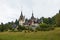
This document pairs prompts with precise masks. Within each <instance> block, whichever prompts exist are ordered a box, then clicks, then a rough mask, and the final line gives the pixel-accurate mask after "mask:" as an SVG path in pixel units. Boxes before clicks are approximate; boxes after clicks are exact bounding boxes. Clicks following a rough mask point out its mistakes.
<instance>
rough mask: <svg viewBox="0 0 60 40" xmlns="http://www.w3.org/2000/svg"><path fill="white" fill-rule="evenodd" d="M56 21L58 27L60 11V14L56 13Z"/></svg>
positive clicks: (59, 25) (59, 24)
mask: <svg viewBox="0 0 60 40" xmlns="http://www.w3.org/2000/svg"><path fill="white" fill-rule="evenodd" d="M55 21H56V25H57V26H58V27H60V13H59V14H56V18H55Z"/></svg>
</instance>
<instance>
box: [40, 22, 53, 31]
mask: <svg viewBox="0 0 60 40" xmlns="http://www.w3.org/2000/svg"><path fill="white" fill-rule="evenodd" d="M40 30H41V31H49V30H54V27H53V26H52V25H49V24H45V23H43V24H40Z"/></svg>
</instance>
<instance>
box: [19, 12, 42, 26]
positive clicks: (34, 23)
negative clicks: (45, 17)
mask: <svg viewBox="0 0 60 40" xmlns="http://www.w3.org/2000/svg"><path fill="white" fill-rule="evenodd" d="M39 23H41V20H40V19H38V18H35V17H34V14H33V12H32V16H31V18H30V19H29V20H28V19H25V16H23V13H22V11H21V15H20V18H19V25H21V26H38V25H39Z"/></svg>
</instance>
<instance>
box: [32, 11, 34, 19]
mask: <svg viewBox="0 0 60 40" xmlns="http://www.w3.org/2000/svg"><path fill="white" fill-rule="evenodd" d="M31 19H34V14H33V11H32V17H31Z"/></svg>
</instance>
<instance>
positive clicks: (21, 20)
mask: <svg viewBox="0 0 60 40" xmlns="http://www.w3.org/2000/svg"><path fill="white" fill-rule="evenodd" d="M24 23H25V16H23V14H22V11H21V15H20V18H19V25H21V26H23V25H24Z"/></svg>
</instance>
